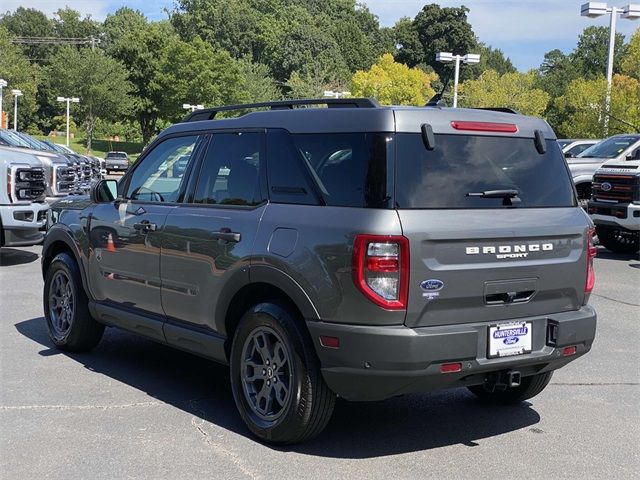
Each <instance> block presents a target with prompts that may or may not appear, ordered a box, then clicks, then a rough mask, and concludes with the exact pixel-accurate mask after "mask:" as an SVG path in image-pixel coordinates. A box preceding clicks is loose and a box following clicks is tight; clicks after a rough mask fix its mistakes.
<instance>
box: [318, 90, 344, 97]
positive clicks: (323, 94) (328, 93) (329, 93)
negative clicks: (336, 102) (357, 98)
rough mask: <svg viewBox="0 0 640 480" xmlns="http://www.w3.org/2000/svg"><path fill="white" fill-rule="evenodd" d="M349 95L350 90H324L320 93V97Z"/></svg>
mask: <svg viewBox="0 0 640 480" xmlns="http://www.w3.org/2000/svg"><path fill="white" fill-rule="evenodd" d="M350 95H351V92H347V91H344V92H334V91H333V90H325V91H324V92H323V93H322V97H323V98H344V97H349V96H350Z"/></svg>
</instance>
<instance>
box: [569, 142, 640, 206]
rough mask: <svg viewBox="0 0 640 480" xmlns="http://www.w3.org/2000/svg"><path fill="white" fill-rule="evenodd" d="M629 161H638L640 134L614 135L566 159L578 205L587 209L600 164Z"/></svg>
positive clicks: (639, 156) (639, 157)
mask: <svg viewBox="0 0 640 480" xmlns="http://www.w3.org/2000/svg"><path fill="white" fill-rule="evenodd" d="M629 160H640V133H635V134H629V135H614V136H613V137H609V138H607V139H606V140H603V141H601V142H600V143H597V144H595V145H593V146H592V147H589V148H587V149H586V150H585V151H584V152H582V153H581V154H580V155H578V156H577V157H574V158H567V164H569V170H571V176H572V177H573V183H575V185H576V189H577V191H578V199H579V200H580V204H581V205H582V206H583V207H584V208H587V202H588V201H589V199H590V198H591V184H592V182H593V175H594V173H596V170H598V169H599V168H600V166H601V165H602V164H604V163H605V162H616V163H617V164H619V165H620V164H625V163H626V162H627V161H629Z"/></svg>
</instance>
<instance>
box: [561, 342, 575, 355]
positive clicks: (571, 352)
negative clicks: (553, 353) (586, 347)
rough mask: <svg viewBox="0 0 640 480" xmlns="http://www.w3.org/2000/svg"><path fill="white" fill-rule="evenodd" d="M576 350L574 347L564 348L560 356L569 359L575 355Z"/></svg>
mask: <svg viewBox="0 0 640 480" xmlns="http://www.w3.org/2000/svg"><path fill="white" fill-rule="evenodd" d="M577 350H578V348H577V347H576V346H575V345H574V346H571V347H564V350H562V356H563V357H570V356H571V355H575V354H576V351H577Z"/></svg>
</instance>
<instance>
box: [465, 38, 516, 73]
mask: <svg viewBox="0 0 640 480" xmlns="http://www.w3.org/2000/svg"><path fill="white" fill-rule="evenodd" d="M472 53H477V54H479V55H480V63H477V64H475V65H467V66H466V67H465V68H464V70H465V71H464V72H461V73H463V75H462V78H463V80H467V79H469V78H472V79H475V78H478V77H479V76H480V75H481V74H482V72H484V71H485V70H495V71H496V72H498V74H499V75H504V74H505V73H514V72H517V71H518V70H517V69H516V67H514V66H513V63H511V59H510V58H509V57H506V56H505V55H504V52H503V51H502V50H500V49H499V48H493V47H491V46H490V45H485V44H484V43H481V42H478V45H477V46H476V47H475V48H474V49H473V52H472Z"/></svg>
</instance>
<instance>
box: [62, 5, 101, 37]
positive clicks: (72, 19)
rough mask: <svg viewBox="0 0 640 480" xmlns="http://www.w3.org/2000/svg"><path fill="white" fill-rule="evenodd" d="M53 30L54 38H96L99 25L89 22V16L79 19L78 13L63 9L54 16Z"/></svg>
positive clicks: (99, 30) (98, 33)
mask: <svg viewBox="0 0 640 480" xmlns="http://www.w3.org/2000/svg"><path fill="white" fill-rule="evenodd" d="M53 29H54V32H55V35H56V36H58V37H63V38H86V37H98V36H99V35H100V32H101V24H100V23H99V22H96V21H94V20H91V15H87V16H86V17H84V18H81V16H80V12H78V11H77V10H73V9H72V8H69V7H65V8H60V9H58V10H57V11H56V13H55V14H54V17H53Z"/></svg>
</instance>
